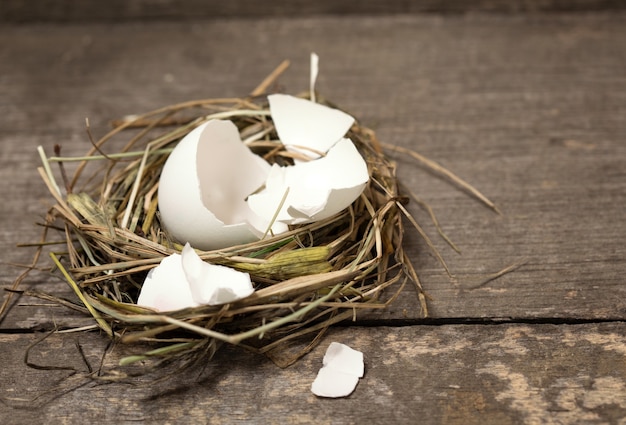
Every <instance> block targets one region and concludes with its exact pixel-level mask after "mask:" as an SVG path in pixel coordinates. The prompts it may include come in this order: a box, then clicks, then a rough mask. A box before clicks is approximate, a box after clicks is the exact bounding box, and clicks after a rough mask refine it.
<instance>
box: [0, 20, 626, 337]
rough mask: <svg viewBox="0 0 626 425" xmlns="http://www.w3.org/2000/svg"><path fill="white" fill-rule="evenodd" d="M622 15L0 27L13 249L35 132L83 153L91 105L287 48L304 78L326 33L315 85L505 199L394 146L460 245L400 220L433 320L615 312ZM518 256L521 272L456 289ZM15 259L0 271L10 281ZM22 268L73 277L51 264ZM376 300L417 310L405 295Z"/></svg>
mask: <svg viewBox="0 0 626 425" xmlns="http://www.w3.org/2000/svg"><path fill="white" fill-rule="evenodd" d="M625 22H626V15H624V14H611V15H608V14H592V15H584V16H561V15H549V16H546V15H537V16H475V15H472V16H465V17H447V18H445V19H443V18H440V17H433V16H431V17H428V16H391V17H378V18H373V17H372V18H368V17H355V18H349V19H339V18H334V17H316V18H307V19H295V20H280V19H267V20H261V19H260V20H232V21H228V22H225V21H197V22H193V23H152V24H149V25H135V24H117V25H115V24H89V25H86V24H85V25H81V24H76V25H69V26H46V25H29V26H17V27H3V28H0V54H1V56H2V57H1V60H0V76H1V77H0V93H2V95H1V97H0V138H1V139H2V141H3V145H2V152H1V154H2V164H3V166H2V167H0V194H1V195H2V198H3V199H4V200H6V201H5V202H3V206H2V208H1V209H0V214H1V215H0V219H1V221H2V223H3V224H4V225H3V226H2V230H1V232H0V252H1V253H2V257H3V258H2V261H3V263H4V264H7V263H10V262H18V263H25V262H27V261H29V260H30V256H29V254H28V253H26V252H25V251H21V250H15V249H14V245H15V243H16V242H19V241H31V240H33V239H36V238H37V236H38V235H37V232H38V231H37V230H36V229H35V228H34V226H32V224H33V223H34V222H35V221H37V220H40V219H41V216H42V215H43V214H44V212H45V204H46V203H47V202H48V201H49V199H48V197H47V195H46V193H45V189H44V188H43V185H42V184H41V183H40V182H39V177H38V176H37V175H36V172H35V167H36V166H37V163H38V159H37V156H36V151H35V149H36V146H37V145H39V144H42V145H44V146H45V147H46V149H47V150H48V151H50V150H51V149H52V146H53V144H54V143H61V144H62V145H63V149H64V151H65V152H66V153H68V154H78V153H82V152H84V151H85V150H87V148H88V146H89V145H88V141H87V137H86V136H85V132H84V126H83V123H84V118H85V117H89V119H90V122H91V126H92V129H93V131H94V133H95V134H96V135H101V134H103V133H104V131H106V128H107V122H108V120H110V119H112V118H116V117H119V116H122V115H125V114H129V113H137V112H141V111H146V110H150V109H154V108H156V107H159V106H162V105H165V104H170V103H174V102H177V101H183V100H189V99H193V98H200V97H218V96H220V97H221V96H240V95H242V94H243V93H247V92H248V91H249V90H251V89H252V88H253V87H254V86H255V85H256V84H257V83H258V82H259V81H260V80H261V79H262V78H263V77H264V76H265V75H266V74H267V73H268V72H269V71H270V70H271V69H273V67H274V66H275V65H276V64H278V63H280V62H281V61H282V60H283V59H285V58H289V59H291V60H292V61H293V62H292V67H291V69H290V70H289V71H288V73H287V74H285V75H284V76H283V77H282V78H281V80H280V84H281V86H282V87H283V88H284V89H285V90H287V91H289V92H297V91H299V90H302V89H303V88H306V87H307V78H308V77H307V69H308V62H307V58H308V53H309V51H311V50H315V51H317V52H318V53H319V54H320V56H321V58H322V62H321V64H322V72H321V76H320V83H319V89H320V91H321V92H322V93H324V94H325V95H326V96H328V97H330V98H332V99H333V100H335V101H336V102H338V103H339V104H340V105H342V106H343V107H344V108H346V109H348V110H349V111H351V112H352V113H353V114H354V115H356V116H357V117H359V118H360V119H361V120H362V122H364V123H365V124H366V125H370V126H372V127H374V128H375V129H376V130H377V132H378V135H379V138H380V139H381V140H383V141H385V142H388V143H392V144H398V145H402V146H404V147H409V148H413V149H417V150H419V151H420V152H422V153H423V154H425V155H427V156H428V157H430V158H432V159H434V160H437V161H439V162H440V163H442V164H443V165H445V166H447V167H448V168H450V169H452V170H454V171H455V172H457V174H458V175H460V176H461V177H463V178H465V179H466V180H468V181H469V182H471V183H473V184H474V185H475V186H476V187H478V188H479V189H480V190H482V191H483V192H484V193H485V194H487V195H488V196H489V197H491V198H492V199H493V200H494V201H496V203H497V204H498V206H499V207H500V208H501V210H502V211H503V215H502V216H498V215H496V214H494V213H492V212H491V211H489V210H488V209H486V208H483V207H482V206H479V205H478V204H477V203H476V202H475V201H473V200H470V199H469V198H467V197H466V196H465V195H464V194H461V193H459V192H457V191H455V190H453V189H451V188H450V187H449V186H448V185H446V184H445V183H443V182H441V181H439V180H438V179H436V178H433V177H431V176H429V175H428V174H427V173H425V172H423V171H421V170H419V169H418V168H416V167H415V166H414V163H412V162H411V161H410V160H407V159H406V158H403V156H402V155H397V158H398V160H399V161H400V173H401V177H402V179H403V181H404V182H405V183H406V185H407V186H408V187H410V188H411V189H412V190H414V191H415V192H417V193H418V194H419V195H420V196H422V198H424V199H425V200H426V201H428V202H429V203H430V205H431V206H432V207H433V208H434V209H435V212H436V213H437V215H438V217H439V220H440V222H441V223H442V226H443V228H444V230H445V231H446V232H447V233H448V234H449V235H450V236H451V237H452V239H453V240H454V241H455V242H456V243H457V244H458V245H459V246H460V248H461V249H462V250H463V254H462V255H457V254H455V253H453V252H452V250H451V249H449V248H447V247H446V246H445V244H443V243H442V242H441V241H440V240H438V239H437V238H436V236H435V231H434V229H433V227H432V226H428V225H427V226H426V228H427V231H428V233H429V234H430V235H431V236H432V237H433V238H434V239H435V243H436V244H437V246H438V247H439V248H441V249H442V251H443V253H444V256H445V258H446V259H447V261H448V264H449V266H450V269H451V271H452V273H453V274H454V275H455V278H456V280H451V279H449V278H448V277H447V276H446V275H445V273H444V272H443V270H442V269H441V267H440V266H439V265H438V263H437V261H436V260H435V259H434V258H433V257H432V256H431V255H429V254H428V253H427V250H426V249H425V244H424V243H423V242H421V241H420V240H419V238H417V237H415V236H414V235H412V234H411V235H408V236H407V238H408V239H409V244H410V246H409V250H410V252H411V255H412V256H413V257H414V258H415V261H416V264H417V266H418V270H419V271H420V275H421V277H422V279H423V281H424V286H425V288H426V290H427V291H428V292H429V294H430V295H431V296H432V301H431V314H432V316H433V317H435V318H500V317H505V318H507V317H510V318H521V319H532V318H542V319H550V318H554V317H557V318H583V319H593V318H604V319H607V318H608V319H610V318H618V319H623V317H624V314H625V312H626V308H625V307H626V304H625V303H626V301H624V300H626V297H625V296H624V295H625V294H624V292H625V291H626V287H625V286H624V285H623V278H622V276H623V270H624V261H625V258H626V255H625V251H624V244H623V240H624V238H625V236H626V226H625V225H624V221H623V205H624V203H625V201H626V199H625V197H626V187H625V186H624V181H625V180H624V170H625V169H626V163H625V162H626V152H625V151H624V149H625V148H626V146H625V145H624V143H623V135H624V134H626V119H625V118H624V117H625V115H624V113H623V108H624V104H625V99H626V80H625V79H624V73H623V70H624V69H625V65H626V58H625V56H624V49H623V45H622V42H621V40H623V39H624V37H625V36H626V34H625V32H626V25H624V24H625ZM252 34H254V37H252V38H251V35H252ZM414 211H415V213H416V215H417V217H418V218H419V219H420V221H421V222H424V223H427V222H428V218H427V216H426V215H425V214H423V213H422V212H420V211H419V210H418V209H414ZM521 259H526V260H527V263H526V265H525V266H524V267H522V268H520V269H519V270H518V271H516V272H515V273H512V274H509V275H506V276H504V277H502V278H500V279H499V280H497V281H494V282H491V283H490V284H488V285H486V286H484V287H481V288H479V289H475V290H465V288H467V287H471V285H474V284H476V283H477V282H480V281H481V280H482V279H483V278H484V277H485V276H486V275H488V274H490V273H492V272H495V271H497V270H499V269H501V268H503V267H505V266H507V265H509V264H512V263H515V262H517V261H519V260H521ZM17 272H18V270H17V269H14V268H9V267H2V268H0V278H1V279H2V284H3V285H7V284H9V283H10V282H11V280H12V279H13V278H14V277H15V276H16V274H17ZM30 282H31V283H30V285H31V286H30V287H34V288H39V289H46V290H48V291H52V292H55V293H66V294H67V293H69V292H68V290H67V289H66V288H65V285H64V284H63V283H62V282H60V281H59V280H57V279H49V278H48V277H46V276H45V275H39V276H35V277H34V279H33V280H32V281H30ZM29 302H30V301H29ZM53 311H55V312H56V311H58V310H53ZM49 314H50V309H49V308H46V307H42V306H38V307H35V309H34V310H33V309H28V308H16V309H14V310H13V311H12V314H11V315H10V317H11V318H10V319H9V320H11V321H12V322H5V323H3V324H2V326H3V327H5V328H20V327H31V326H39V325H40V324H41V320H36V321H35V322H36V323H37V324H34V323H33V322H32V319H33V318H34V317H40V318H42V319H43V318H44V317H47V316H46V315H49ZM56 314H57V313H55V315H56ZM376 317H377V318H385V319H403V318H406V319H414V318H416V317H419V311H417V310H416V303H415V297H414V294H413V293H411V292H410V291H409V292H407V296H405V297H402V298H401V299H400V300H399V302H398V303H396V304H395V305H394V306H393V308H391V309H390V310H389V311H387V312H384V313H383V314H382V315H379V316H376ZM72 320H73V319H72ZM28 323H30V325H28ZM49 323H51V322H49Z"/></svg>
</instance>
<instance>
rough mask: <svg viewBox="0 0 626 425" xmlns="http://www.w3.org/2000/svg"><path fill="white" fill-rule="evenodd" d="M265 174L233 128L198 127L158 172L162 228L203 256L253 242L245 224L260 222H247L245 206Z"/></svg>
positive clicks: (224, 125)
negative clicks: (248, 197)
mask: <svg viewBox="0 0 626 425" xmlns="http://www.w3.org/2000/svg"><path fill="white" fill-rule="evenodd" d="M269 170H270V165H269V164H268V163H267V162H265V161H264V160H263V159H262V158H260V157H259V156H257V155H255V154H254V153H252V152H251V151H250V150H249V149H248V147H247V146H245V145H244V144H243V143H241V139H240V137H239V132H238V130H237V127H236V126H235V125H234V124H233V123H232V122H230V121H222V120H211V121H208V122H206V123H204V124H202V125H200V126H199V127H197V128H195V129H194V130H193V131H191V132H190V133H189V134H188V135H187V136H185V137H184V138H183V139H182V140H181V141H180V142H179V144H178V145H177V146H176V148H175V149H174V150H173V152H172V153H171V154H170V156H169V158H168V159H167V161H166V162H165V165H164V166H163V170H162V171H161V178H160V181H159V195H158V199H159V212H160V218H161V222H162V224H163V226H164V227H165V229H167V231H168V232H169V233H170V234H171V235H172V236H173V237H174V238H175V239H176V240H178V241H179V242H181V243H185V242H189V243H190V244H191V245H192V246H194V247H196V248H198V249H203V250H212V249H220V248H225V247H228V246H232V245H238V244H242V243H248V242H252V241H254V240H257V239H258V237H259V235H258V232H257V233H255V231H254V229H252V228H251V227H250V226H249V225H248V224H247V221H248V220H251V221H259V218H258V217H252V215H253V213H252V212H251V211H250V208H249V207H248V205H247V203H246V202H245V200H246V197H247V196H248V195H249V194H250V193H252V192H254V191H255V190H257V189H258V188H260V187H261V186H262V185H263V184H264V182H265V179H266V178H267V174H268V173H269ZM260 226H261V225H260Z"/></svg>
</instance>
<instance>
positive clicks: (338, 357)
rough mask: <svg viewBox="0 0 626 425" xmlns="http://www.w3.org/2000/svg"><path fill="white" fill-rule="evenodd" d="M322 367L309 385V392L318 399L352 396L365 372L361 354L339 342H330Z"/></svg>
mask: <svg viewBox="0 0 626 425" xmlns="http://www.w3.org/2000/svg"><path fill="white" fill-rule="evenodd" d="M322 365H323V366H322V368H321V369H320V370H319V372H318V373H317V376H316V378H315V380H314V381H313V383H312V384H311V391H312V392H313V394H315V395H316V396H319V397H333V398H336V397H346V396H348V395H350V394H352V392H353V391H354V389H355V388H356V386H357V384H358V382H359V378H362V377H363V373H364V370H365V365H364V362H363V353H362V352H360V351H357V350H354V349H352V348H350V347H348V346H347V345H345V344H341V343H339V342H331V344H330V345H329V347H328V349H327V350H326V354H325V355H324V360H323V362H322Z"/></svg>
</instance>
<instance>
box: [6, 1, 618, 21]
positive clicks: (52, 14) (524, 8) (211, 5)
mask: <svg viewBox="0 0 626 425" xmlns="http://www.w3.org/2000/svg"><path fill="white" fill-rule="evenodd" d="M624 8H625V5H624V3H623V2H621V1H619V0H569V1H568V0H476V1H471V2H468V1H463V0H452V1H445V2H442V1H438V0H417V1H406V0H386V1H370V0H334V1H308V0H273V1H271V2H259V1H255V0H233V1H228V2H225V1H220V0H160V1H158V2H157V1H146V0H109V1H107V2H101V1H97V0H55V1H37V2H32V1H25V0H4V1H2V3H0V21H5V22H14V23H24V22H35V21H36V22H86V21H128V20H138V21H149V20H188V19H215V18H242V17H249V18H259V17H279V16H281V17H296V16H298V17H305V16H311V15H351V16H354V15H368V14H369V15H372V14H401V13H438V14H459V13H475V12H489V13H507V14H509V13H537V12H590V11H606V10H624Z"/></svg>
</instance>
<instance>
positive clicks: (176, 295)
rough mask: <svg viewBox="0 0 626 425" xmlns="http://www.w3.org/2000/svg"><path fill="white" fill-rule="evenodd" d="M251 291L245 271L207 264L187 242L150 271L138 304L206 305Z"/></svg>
mask: <svg viewBox="0 0 626 425" xmlns="http://www.w3.org/2000/svg"><path fill="white" fill-rule="evenodd" d="M253 292H254V288H253V286H252V281H251V280H250V275H249V274H248V273H243V272H239V271H237V270H234V269H231V268H229V267H225V266H220V265H217V264H209V263H206V262H204V261H202V259H201V258H200V257H199V256H198V254H196V252H195V251H194V249H193V248H192V247H191V246H190V245H189V244H188V243H187V244H185V247H184V248H183V250H182V252H181V253H180V254H172V255H170V256H168V257H165V258H163V260H161V263H159V265H158V266H157V267H155V268H153V269H152V270H150V272H149V273H148V276H147V277H146V279H145V281H144V283H143V285H142V287H141V292H140V293H139V298H138V300H137V305H140V306H142V307H149V308H153V309H155V310H157V311H173V310H180V309H183V308H189V307H197V306H200V305H205V304H208V305H220V304H227V303H230V302H234V301H237V300H239V299H242V298H245V297H247V296H249V295H251V294H252V293H253Z"/></svg>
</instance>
